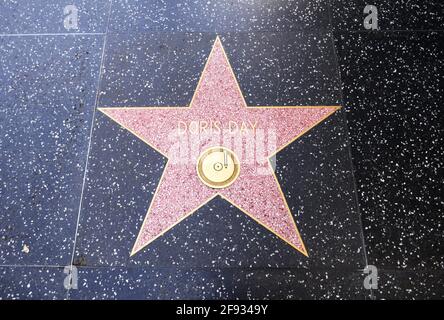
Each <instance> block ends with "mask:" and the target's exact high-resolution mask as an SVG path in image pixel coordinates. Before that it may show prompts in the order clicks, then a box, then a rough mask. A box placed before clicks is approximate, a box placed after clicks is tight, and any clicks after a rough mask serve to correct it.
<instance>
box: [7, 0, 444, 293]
mask: <svg viewBox="0 0 444 320" xmlns="http://www.w3.org/2000/svg"><path fill="white" fill-rule="evenodd" d="M68 4H73V5H75V6H77V7H78V9H79V13H78V14H79V25H78V29H77V30H66V29H65V27H64V24H63V19H64V14H63V8H64V6H65V5H68ZM373 4H374V5H375V6H377V8H378V10H379V17H380V18H379V20H378V25H379V29H378V30H372V31H369V30H365V29H364V27H363V24H362V21H363V19H364V17H365V15H364V14H363V8H364V7H365V5H366V3H365V2H364V1H361V0H353V1H349V2H348V3H347V5H345V4H344V3H343V1H339V0H330V1H327V0H312V1H308V0H294V1H281V0H279V1H273V2H264V1H255V0H252V1H240V0H239V1H197V0H196V1H173V0H167V1H153V2H150V1H141V0H134V1H106V0H93V1H83V0H72V1H69V3H64V2H63V3H60V1H55V0H54V1H53V0H51V1H49V0H42V1H40V0H35V1H25V0H19V1H15V2H2V3H0V132H1V135H0V299H442V298H444V289H443V288H444V283H443V279H444V249H443V248H444V242H443V241H444V239H443V235H444V226H443V222H444V221H443V220H444V214H443V204H444V203H443V197H442V195H443V188H442V186H443V173H442V165H443V155H444V150H443V148H444V147H443V146H444V143H443V142H444V141H443V129H442V118H443V117H442V104H443V102H444V101H443V96H444V95H443V89H442V87H443V85H442V84H443V80H444V74H443V65H444V33H443V31H444V30H443V25H444V24H443V4H442V1H438V0H432V1H419V0H410V1H402V0H396V1H390V4H388V2H387V1H374V2H373ZM216 36H219V37H220V39H221V41H222V43H223V46H224V48H225V50H226V53H227V56H228V58H229V60H230V62H231V66H232V68H233V72H234V74H235V76H236V78H237V80H238V82H239V86H240V89H241V91H242V93H243V94H244V97H245V101H246V103H247V104H248V105H250V106H299V105H302V106H303V105H310V106H327V105H341V106H342V109H341V110H339V111H338V112H336V113H335V114H334V115H333V116H331V117H329V118H328V119H327V120H326V121H324V122H322V123H320V124H319V125H317V126H316V127H315V128H313V129H312V130H310V131H309V132H308V133H307V134H305V135H303V136H302V137H301V138H299V139H298V140H296V141H295V142H293V143H292V144H290V145H289V146H288V147H286V148H285V149H284V150H282V151H281V152H279V153H278V155H277V157H276V177H277V180H278V181H279V183H280V185H281V188H282V191H283V193H284V195H285V198H286V200H287V203H288V206H289V209H290V210H291V212H292V214H293V218H294V220H295V222H296V224H297V226H298V229H299V231H300V234H301V237H302V239H303V241H304V243H305V246H306V247H307V250H308V252H309V257H306V256H304V255H302V254H301V253H299V252H298V251H296V250H294V249H293V248H292V247H290V246H289V245H288V244H286V243H285V242H283V241H282V240H281V239H279V238H278V237H276V236H275V235H274V234H273V233H271V232H269V231H268V230H266V229H265V228H263V227H262V226H261V225H259V224H258V223H256V222H255V221H254V220H252V219H250V218H249V217H248V216H246V215H245V214H243V213H242V212H241V211H240V210H238V209H237V208H236V207H235V206H232V205H231V204H230V203H228V202H227V201H225V200H224V199H222V198H221V197H216V198H214V199H213V200H212V201H210V202H209V203H207V204H206V205H204V206H203V207H201V208H200V209H199V210H198V211H197V212H196V213H195V214H193V215H191V216H190V217H188V218H187V219H185V220H184V221H182V222H181V223H180V224H178V225H176V226H175V227H174V228H173V229H171V230H170V231H168V232H167V233H165V235H163V236H162V237H160V238H158V239H157V240H155V241H154V242H152V243H151V244H150V245H149V246H147V247H145V248H144V249H143V250H141V251H140V252H138V253H137V254H136V255H133V256H130V253H131V249H132V247H133V245H134V242H135V240H136V238H137V235H138V233H139V230H140V228H141V225H142V222H143V219H144V217H145V214H146V212H147V210H148V206H149V204H150V202H151V200H152V198H153V194H154V192H155V190H156V188H157V186H158V184H159V180H160V178H161V175H162V172H163V170H164V168H165V164H166V159H165V157H163V156H162V155H161V154H160V153H158V152H157V151H156V150H154V149H153V148H151V147H150V146H148V145H147V144H146V143H144V142H143V141H141V140H140V139H138V138H137V137H135V136H134V135H133V134H132V133H131V132H129V131H127V130H125V129H123V128H122V127H120V126H119V125H118V124H117V123H116V122H113V121H112V120H111V119H110V118H108V117H107V116H105V115H104V114H103V113H101V112H99V111H97V112H96V110H97V108H101V107H143V106H145V107H146V106H185V105H188V104H189V103H190V100H191V98H192V97H193V94H194V91H195V88H196V86H197V83H198V81H199V78H200V75H201V73H202V70H203V68H204V65H205V61H206V59H207V57H208V55H209V53H210V51H211V47H212V44H213V42H214V40H215V39H216ZM367 265H374V266H376V267H377V268H378V272H379V282H378V288H377V289H372V290H368V289H366V288H365V287H364V278H365V276H366V274H364V273H363V269H364V268H365V266H367ZM65 267H66V268H65ZM72 268H74V269H76V270H77V272H78V286H77V288H72V289H65V287H64V280H65V277H66V274H65V273H64V271H65V272H66V270H67V269H72Z"/></svg>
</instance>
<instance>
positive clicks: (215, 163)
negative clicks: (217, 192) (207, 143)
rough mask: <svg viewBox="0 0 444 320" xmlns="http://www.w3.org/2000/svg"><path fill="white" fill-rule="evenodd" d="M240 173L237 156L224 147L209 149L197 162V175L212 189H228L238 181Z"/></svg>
mask: <svg viewBox="0 0 444 320" xmlns="http://www.w3.org/2000/svg"><path fill="white" fill-rule="evenodd" d="M239 171H240V166H239V160H238V159H237V157H236V154H235V153H234V152H233V151H231V150H229V149H227V148H224V147H212V148H209V149H207V150H205V151H204V152H203V153H202V154H201V155H200V157H199V159H198V160H197V175H198V176H199V178H200V180H202V182H203V183H205V184H206V185H207V186H209V187H211V188H216V189H221V188H226V187H228V186H229V185H230V184H232V183H233V182H234V181H235V180H236V178H237V177H238V175H239Z"/></svg>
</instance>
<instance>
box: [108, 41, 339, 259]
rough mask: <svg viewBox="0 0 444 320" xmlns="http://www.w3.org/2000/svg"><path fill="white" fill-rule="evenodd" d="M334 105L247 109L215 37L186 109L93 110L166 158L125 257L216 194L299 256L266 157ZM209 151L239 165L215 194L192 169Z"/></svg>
mask: <svg viewBox="0 0 444 320" xmlns="http://www.w3.org/2000/svg"><path fill="white" fill-rule="evenodd" d="M338 108H339V107H337V106H318V107H305V106H304V107H247V105H246V103H245V101H244V98H243V96H242V93H241V91H240V89H239V86H238V83H237V81H236V78H235V76H234V74H233V71H232V69H231V66H230V64H229V62H228V59H227V56H226V54H225V52H224V49H223V47H222V44H221V42H220V40H219V38H216V40H215V43H214V45H213V49H212V51H211V53H210V56H209V57H208V61H207V64H206V66H205V68H204V71H203V73H202V76H201V79H200V81H199V83H198V86H197V89H196V91H195V94H194V96H193V99H192V101H191V104H190V106H189V107H142V108H139V107H137V108H100V109H99V110H100V111H102V112H103V113H105V114H106V115H107V116H108V117H110V118H111V119H113V120H114V121H116V122H117V123H119V124H120V125H121V126H123V127H124V128H126V129H128V130H129V131H131V132H132V133H133V134H135V135H136V136H137V137H139V138H140V139H142V140H143V141H144V142H146V143H147V144H149V145H150V146H152V147H153V148H155V149H156V150H157V151H159V152H160V153H162V154H163V155H164V156H165V157H167V158H168V162H167V164H166V167H165V169H164V173H163V175H162V178H161V180H160V183H159V186H158V188H157V190H156V193H155V194H154V197H153V199H152V202H151V204H150V207H149V209H148V213H147V215H146V217H145V220H144V223H143V225H142V228H141V230H140V232H139V235H138V237H137V240H136V242H135V244H134V247H133V250H132V253H131V255H133V254H135V253H137V252H138V251H140V250H141V249H143V248H144V247H145V246H147V245H148V244H149V243H150V242H152V241H154V240H155V239H157V238H158V237H160V236H161V235H162V234H164V233H165V232H167V231H168V230H170V229H171V228H172V227H174V226H175V225H176V224H178V223H179V222H181V221H182V220H184V219H185V218H186V217H188V216H189V215H191V214H192V213H194V212H195V211H196V210H197V209H198V208H199V207H201V206H203V205H204V204H206V203H207V202H208V201H209V200H211V199H213V198H214V197H215V196H217V195H220V196H221V197H223V198H224V199H226V200H227V201H229V202H231V203H232V204H233V205H234V206H236V207H237V208H239V209H240V210H241V211H243V212H244V213H245V214H247V215H248V216H250V217H251V218H252V219H254V220H255V221H257V222H258V223H260V224H261V225H262V226H264V227H265V228H267V229H268V230H270V231H271V232H272V233H274V234H275V235H276V236H278V237H279V238H281V239H282V240H284V241H285V242H287V243H288V244H289V245H291V246H292V247H294V248H295V249H297V250H298V251H300V252H301V253H303V254H304V255H306V256H307V255H308V253H307V250H306V248H305V246H304V244H303V242H302V239H301V236H300V235H299V232H298V230H297V227H296V224H295V223H294V220H293V217H292V215H291V212H290V210H289V208H288V206H287V203H286V200H285V197H284V195H283V193H282V191H281V188H280V186H279V183H278V181H277V179H276V176H275V174H274V171H273V168H272V166H271V163H270V162H268V161H267V160H268V158H271V157H272V156H273V155H275V154H276V153H277V152H278V151H279V150H281V149H283V148H284V147H285V146H287V145H288V144H290V143H291V142H292V141H294V140H295V139H296V138H298V137H299V136H301V135H302V134H304V133H305V132H307V131H308V130H309V129H311V128H313V127H314V126H315V125H317V124H318V123H320V122H321V121H323V120H324V119H326V118H327V117H328V116H330V115H331V114H333V113H334V112H335V111H336V110H337V109H338ZM236 129H237V130H236ZM241 129H242V130H241ZM227 137H228V138H227ZM236 138H237V139H238V140H236ZM233 140H236V141H238V143H237V144H236V143H235V142H233ZM239 141H240V142H239ZM252 141H253V143H252ZM233 143H234V145H235V148H234V149H233ZM212 146H223V147H227V148H229V149H231V150H235V153H236V155H237V156H238V158H239V162H240V173H239V176H238V177H237V179H236V180H235V181H234V182H233V183H232V184H231V185H229V186H228V187H225V188H222V189H213V188H211V187H209V186H207V185H205V184H204V183H203V182H202V181H201V180H200V178H199V176H198V174H197V171H196V161H197V157H198V156H199V154H200V152H201V151H203V150H206V149H207V148H208V147H212ZM252 146H253V147H252ZM261 146H266V147H261ZM258 150H266V154H265V155H264V157H261V156H260V155H258ZM264 159H265V161H264Z"/></svg>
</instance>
